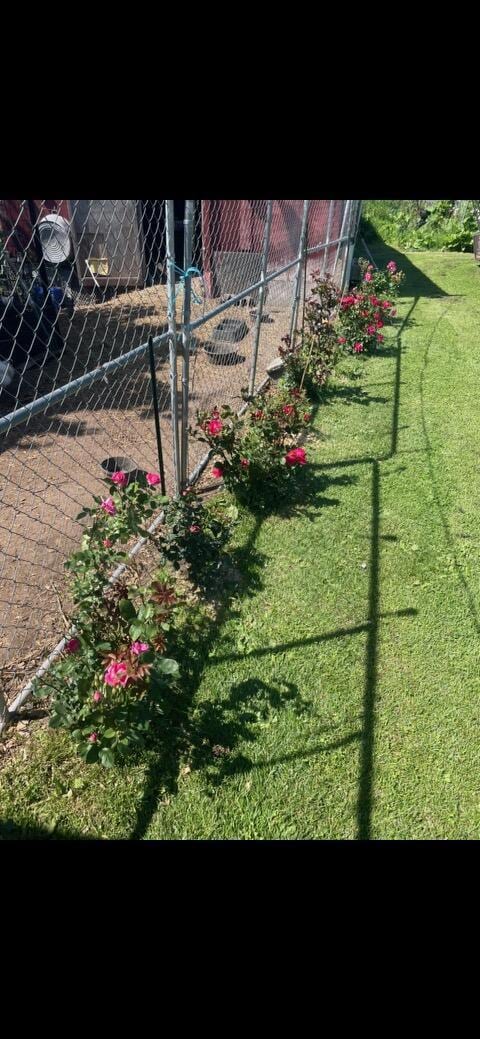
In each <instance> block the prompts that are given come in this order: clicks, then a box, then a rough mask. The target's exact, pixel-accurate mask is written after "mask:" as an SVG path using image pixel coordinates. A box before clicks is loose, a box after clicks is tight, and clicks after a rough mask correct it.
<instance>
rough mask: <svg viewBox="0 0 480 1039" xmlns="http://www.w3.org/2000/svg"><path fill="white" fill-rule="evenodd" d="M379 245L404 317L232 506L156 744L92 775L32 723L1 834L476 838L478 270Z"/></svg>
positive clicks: (4, 786) (347, 372)
mask: <svg viewBox="0 0 480 1039" xmlns="http://www.w3.org/2000/svg"><path fill="white" fill-rule="evenodd" d="M375 256H376V258H377V259H378V260H379V262H384V261H385V260H387V259H389V258H391V257H392V256H393V257H394V258H395V259H397V261H398V262H399V264H400V265H401V266H402V267H404V269H405V270H406V271H407V280H406V283H405V287H404V290H403V291H404V295H403V297H402V299H401V302H400V306H399V320H398V322H397V324H396V326H395V328H394V329H392V330H390V332H389V337H388V342H386V344H385V350H384V351H383V353H382V355H381V356H379V357H376V358H372V359H369V360H367V361H365V362H364V361H362V360H357V359H352V360H349V361H347V362H346V363H345V364H344V366H343V372H342V373H341V374H340V376H339V377H338V379H337V380H336V383H335V385H334V387H333V388H332V390H331V392H330V393H329V395H328V398H327V401H326V402H325V404H323V405H322V406H321V407H320V408H319V409H318V412H317V415H316V419H315V427H314V430H313V431H312V436H311V440H310V442H309V444H308V455H309V459H310V461H311V464H310V466H309V468H308V471H305V472H303V473H302V474H301V488H300V490H299V494H298V496H297V498H296V500H295V501H294V502H293V503H292V507H291V508H290V509H289V510H288V512H285V513H284V514H281V515H278V514H277V515H272V516H269V517H260V518H258V517H254V516H251V515H248V514H244V515H243V517H242V521H241V525H240V528H239V531H238V534H237V552H238V557H239V559H240V560H241V564H240V565H241V569H242V571H243V574H244V576H243V584H242V589H241V594H239V595H237V596H236V598H235V599H234V600H233V601H232V602H231V603H230V607H229V609H228V610H227V611H226V613H225V617H224V620H223V622H222V623H221V624H219V625H218V626H217V628H216V630H215V631H214V632H213V631H212V632H210V633H206V634H205V636H204V637H203V639H202V640H201V641H200V643H199V646H198V647H197V650H196V653H195V655H193V654H192V653H191V654H190V665H189V666H188V667H187V668H186V672H187V673H186V674H185V679H184V686H183V689H182V692H181V694H180V698H179V704H178V709H177V708H175V710H174V711H173V714H172V723H171V728H170V730H169V737H168V740H167V741H165V740H164V742H163V744H162V745H161V746H159V747H158V748H157V749H154V750H152V751H151V752H150V753H149V754H148V755H145V756H144V758H143V759H142V760H141V762H140V763H139V764H137V765H135V766H134V767H133V768H130V769H122V770H114V771H110V772H107V771H104V770H102V769H100V768H96V767H90V768H87V767H85V766H84V765H82V763H81V762H80V761H79V760H78V759H77V758H75V757H74V756H73V755H72V754H71V751H70V748H69V744H68V741H67V740H66V738H64V737H62V735H58V733H56V732H51V731H41V732H38V733H36V734H35V735H33V736H32V737H31V738H30V740H28V742H26V743H25V752H22V751H20V753H19V754H17V755H16V756H15V758H14V759H13V760H12V761H11V762H10V763H9V764H8V765H7V766H6V767H5V768H4V769H3V770H2V771H1V772H0V804H1V812H0V814H1V816H2V819H3V823H2V824H1V830H2V836H4V837H6V838H8V837H22V836H23V837H28V836H33V837H35V836H37V837H43V836H46V835H48V834H49V833H51V835H52V836H53V837H54V838H60V839H61V838H64V837H78V838H80V839H88V838H117V839H118V838H120V839H143V838H145V839H150V840H284V839H286V840H356V839H362V840H368V839H373V840H453V839H460V840H474V839H478V837H479V833H480V804H479V779H478V776H479V764H480V761H479V757H480V739H479V720H480V707H479V678H478V675H479V657H480V653H479V645H480V579H479V553H480V511H479V509H478V491H479V482H480V481H479V472H480V423H479V419H478V401H477V397H478V386H479V385H480V348H479V347H480V344H479V337H480V334H479V329H480V274H479V271H478V268H477V266H476V265H475V263H474V261H473V258H472V256H465V255H459V254H440V253H412V254H408V255H406V256H404V255H401V254H399V253H396V252H395V251H392V250H391V249H388V250H386V251H385V250H384V249H383V248H382V247H381V246H380V245H378V246H377V248H376V250H375Z"/></svg>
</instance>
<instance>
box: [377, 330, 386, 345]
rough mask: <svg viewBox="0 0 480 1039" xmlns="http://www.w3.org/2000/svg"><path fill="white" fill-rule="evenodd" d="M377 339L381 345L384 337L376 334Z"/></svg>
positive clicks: (379, 333) (378, 333)
mask: <svg viewBox="0 0 480 1039" xmlns="http://www.w3.org/2000/svg"><path fill="white" fill-rule="evenodd" d="M377 339H378V342H379V343H383V340H384V339H385V336H382V333H381V332H377Z"/></svg>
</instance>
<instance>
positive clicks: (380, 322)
mask: <svg viewBox="0 0 480 1039" xmlns="http://www.w3.org/2000/svg"><path fill="white" fill-rule="evenodd" d="M375 323H376V326H377V328H383V321H380V318H377V320H376V322H375Z"/></svg>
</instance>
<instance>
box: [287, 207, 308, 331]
mask: <svg viewBox="0 0 480 1039" xmlns="http://www.w3.org/2000/svg"><path fill="white" fill-rule="evenodd" d="M309 206H310V199H308V198H307V199H304V202H303V217H302V228H301V231H300V248H299V251H298V259H297V263H298V268H297V276H296V279H295V293H294V296H293V306H292V319H291V322H290V342H292V343H293V339H294V336H295V333H296V330H297V316H298V307H299V304H300V291H301V285H302V261H305V263H306V262H307V235H308V210H309Z"/></svg>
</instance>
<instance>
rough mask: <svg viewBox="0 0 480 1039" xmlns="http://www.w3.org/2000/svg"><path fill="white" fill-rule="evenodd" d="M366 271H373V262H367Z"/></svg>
mask: <svg viewBox="0 0 480 1039" xmlns="http://www.w3.org/2000/svg"><path fill="white" fill-rule="evenodd" d="M367 271H373V263H369V265H368V267H367Z"/></svg>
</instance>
